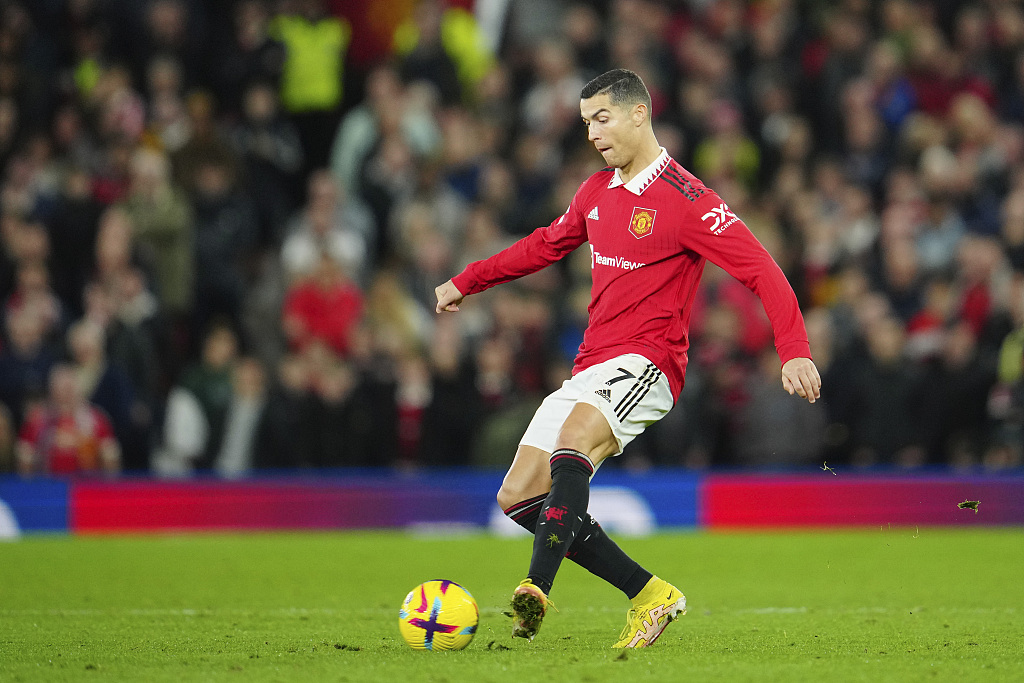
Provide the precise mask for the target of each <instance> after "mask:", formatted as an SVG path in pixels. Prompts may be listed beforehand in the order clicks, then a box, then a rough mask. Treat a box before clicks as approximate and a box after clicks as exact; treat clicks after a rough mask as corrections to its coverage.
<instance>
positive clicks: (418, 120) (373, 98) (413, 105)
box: [330, 63, 441, 196]
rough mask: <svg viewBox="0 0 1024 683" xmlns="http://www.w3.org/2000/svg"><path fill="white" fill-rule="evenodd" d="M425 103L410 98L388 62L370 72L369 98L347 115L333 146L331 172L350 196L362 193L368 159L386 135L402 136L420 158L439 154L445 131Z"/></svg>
mask: <svg viewBox="0 0 1024 683" xmlns="http://www.w3.org/2000/svg"><path fill="white" fill-rule="evenodd" d="M425 104H426V103H425V102H424V101H423V100H422V99H415V98H412V99H410V98H409V97H408V96H407V92H406V87H405V85H404V84H403V83H402V81H401V78H400V77H399V75H398V72H397V71H396V70H395V68H394V67H392V66H390V65H389V64H387V63H384V64H381V65H378V66H376V67H374V68H373V70H371V71H370V73H369V75H368V76H367V79H366V97H365V98H363V101H362V102H360V103H358V104H356V105H355V106H354V107H352V108H351V109H350V110H349V111H348V113H347V114H345V117H344V118H343V119H342V120H341V125H340V126H338V130H337V133H336V135H335V136H334V141H333V144H332V145H331V160H330V166H331V171H332V172H333V173H334V175H335V177H337V178H338V181H339V182H340V183H341V185H342V188H344V190H345V193H346V195H348V196H357V194H358V193H359V192H360V190H361V185H362V178H361V176H362V172H363V167H364V165H365V164H366V160H367V158H368V157H369V156H370V155H371V154H372V153H373V151H374V150H375V149H376V148H377V147H378V146H379V145H380V141H381V138H382V136H384V135H385V134H386V133H389V132H398V133H399V134H401V136H402V137H403V138H404V139H405V141H406V142H407V143H408V145H409V146H410V148H411V149H412V150H413V152H414V153H415V154H416V155H417V156H420V157H429V156H431V155H433V154H434V153H436V152H437V151H438V149H439V148H440V145H441V132H440V129H439V128H438V124H437V121H436V120H435V118H434V114H433V112H432V111H431V110H430V109H429V108H428V107H426V106H424V105H425Z"/></svg>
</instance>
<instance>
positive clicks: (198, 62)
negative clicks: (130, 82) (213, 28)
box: [121, 0, 209, 87]
mask: <svg viewBox="0 0 1024 683" xmlns="http://www.w3.org/2000/svg"><path fill="white" fill-rule="evenodd" d="M198 5H199V3H194V2H187V1H186V0H152V2H150V3H148V4H147V5H145V6H144V8H141V12H142V15H141V17H140V18H141V20H142V26H141V27H140V28H141V31H140V33H141V35H140V34H136V35H133V36H131V37H126V38H127V40H126V41H125V42H126V45H125V47H126V48H127V51H128V55H129V57H130V59H131V64H132V67H133V72H134V73H133V75H134V77H135V80H136V82H137V83H142V82H143V81H144V79H145V76H146V69H147V68H148V67H149V65H150V64H151V63H152V61H153V59H154V58H155V57H158V56H161V57H162V56H167V57H172V58H173V59H174V60H175V61H177V62H178V63H179V64H181V65H182V71H183V77H184V82H185V84H186V86H187V87H196V86H197V85H206V84H208V76H209V68H208V65H207V63H206V59H205V58H206V56H207V51H206V46H207V44H208V43H207V40H208V39H209V36H208V35H207V32H206V30H205V27H206V22H205V21H204V19H205V17H204V12H203V11H202V10H201V9H198V7H197V6H198ZM125 11H126V13H128V17H122V18H121V21H123V22H124V23H129V22H128V21H125V19H128V18H129V17H130V16H131V14H130V13H132V12H133V9H127V10H125ZM134 11H139V10H137V9H136V10H134Z"/></svg>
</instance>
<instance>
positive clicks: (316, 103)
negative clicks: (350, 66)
mask: <svg viewBox="0 0 1024 683" xmlns="http://www.w3.org/2000/svg"><path fill="white" fill-rule="evenodd" d="M292 7H293V9H292V11H291V12H288V13H282V14H279V15H277V16H276V17H274V18H273V19H271V22H270V28H269V30H270V36H271V37H272V38H274V39H275V40H278V41H280V42H281V43H282V44H283V45H284V48H285V55H284V64H283V66H282V72H281V102H282V104H284V108H285V110H286V111H287V112H288V113H289V114H290V115H291V118H292V121H294V123H295V126H296V128H298V131H299V137H300V139H301V140H302V148H303V150H304V151H305V153H306V164H305V168H304V170H305V172H306V173H308V172H309V171H311V170H313V169H315V168H322V167H324V166H326V165H327V159H328V154H329V150H330V144H331V138H332V136H333V135H334V131H335V129H336V128H337V126H338V118H339V116H340V113H341V105H342V101H343V91H342V88H343V81H344V75H345V53H346V52H347V50H348V46H349V42H350V40H351V37H352V29H351V26H350V24H349V23H348V20H346V19H342V18H338V17H332V16H329V15H328V14H327V13H326V7H325V5H324V2H323V0H296V1H295V2H294V3H293V4H292Z"/></svg>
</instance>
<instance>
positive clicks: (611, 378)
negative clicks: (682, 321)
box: [519, 353, 673, 455]
mask: <svg viewBox="0 0 1024 683" xmlns="http://www.w3.org/2000/svg"><path fill="white" fill-rule="evenodd" d="M578 402H582V403H589V404H590V405H592V406H594V407H595V408H597V409H598V410H600V411H601V414H602V415H604V418H605V419H606V420H608V425H609V426H610V427H611V428H612V433H613V434H614V435H615V440H616V441H618V442H619V451H618V452H619V453H621V452H622V449H624V448H625V447H626V445H627V444H629V442H630V441H632V440H633V439H635V438H636V437H637V436H639V435H640V434H641V433H642V432H643V431H644V430H645V429H646V428H647V427H648V426H649V425H652V424H654V423H655V422H657V421H658V420H660V419H661V418H663V417H665V414H666V413H667V412H668V411H669V410H671V409H672V404H673V401H672V390H671V388H669V385H668V380H667V379H665V375H664V374H662V372H661V370H659V369H658V368H657V367H656V366H655V365H654V363H652V362H651V361H649V360H647V359H646V358H644V357H643V356H641V355H639V354H636V353H627V354H625V355H623V356H617V357H615V358H612V359H611V360H606V361H605V362H603V363H598V364H597V365H593V366H591V367H589V368H587V369H586V370H584V371H583V372H581V373H579V374H578V375H576V376H574V377H573V378H572V379H567V380H566V381H565V382H563V383H562V387H561V388H560V389H558V390H556V391H555V392H553V393H551V394H550V395H549V396H548V397H547V398H545V399H544V402H543V403H541V404H540V408H538V409H537V412H536V413H535V414H534V416H533V420H531V421H530V426H529V427H527V428H526V432H525V433H524V434H523V438H522V439H520V441H519V443H520V445H522V446H533V447H534V448H539V449H541V450H542V451H547V452H548V453H553V452H554V451H555V439H556V437H557V436H558V431H559V430H560V429H561V428H562V423H563V422H565V419H566V418H567V417H569V412H570V411H571V410H572V409H573V406H575V405H576V404H577V403H578ZM616 455H618V453H616Z"/></svg>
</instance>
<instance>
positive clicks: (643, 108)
mask: <svg viewBox="0 0 1024 683" xmlns="http://www.w3.org/2000/svg"><path fill="white" fill-rule="evenodd" d="M647 114H648V112H647V105H646V104H644V103H642V102H641V103H638V104H636V105H634V106H633V125H634V126H642V125H643V123H644V121H646V120H647Z"/></svg>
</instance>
